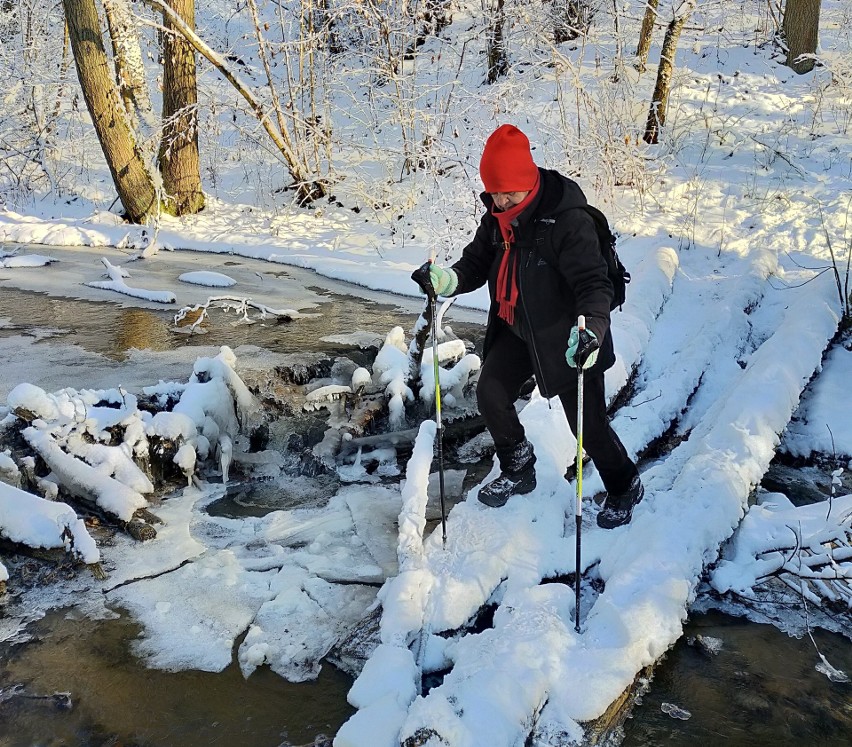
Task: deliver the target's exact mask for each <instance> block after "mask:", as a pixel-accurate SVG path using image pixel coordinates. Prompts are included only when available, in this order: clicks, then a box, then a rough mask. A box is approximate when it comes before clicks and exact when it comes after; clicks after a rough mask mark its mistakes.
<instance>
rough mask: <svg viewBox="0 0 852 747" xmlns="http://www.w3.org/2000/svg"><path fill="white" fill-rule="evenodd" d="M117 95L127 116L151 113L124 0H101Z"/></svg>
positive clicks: (132, 29)
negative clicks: (107, 30) (116, 81)
mask: <svg viewBox="0 0 852 747" xmlns="http://www.w3.org/2000/svg"><path fill="white" fill-rule="evenodd" d="M103 4H104V14H105V15H106V19H107V28H108V29H109V38H110V41H111V42H112V58H113V61H114V63H115V74H116V78H117V79H118V91H119V93H120V94H121V100H122V101H123V102H124V108H125V109H126V110H127V113H128V115H130V116H131V117H134V118H135V117H136V115H137V114H141V115H142V116H143V117H144V116H146V115H149V114H150V112H151V98H150V97H149V96H148V85H147V83H146V81H145V67H144V65H143V63H142V49H141V47H140V46H139V37H138V36H137V34H136V26H135V25H134V23H133V14H132V13H131V12H130V7H129V6H128V4H127V0H103Z"/></svg>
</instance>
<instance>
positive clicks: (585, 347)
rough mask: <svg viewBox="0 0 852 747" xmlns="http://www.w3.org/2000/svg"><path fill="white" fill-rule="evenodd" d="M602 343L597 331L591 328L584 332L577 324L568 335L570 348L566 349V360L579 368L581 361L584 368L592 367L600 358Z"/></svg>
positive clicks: (573, 366) (572, 366)
mask: <svg viewBox="0 0 852 747" xmlns="http://www.w3.org/2000/svg"><path fill="white" fill-rule="evenodd" d="M600 346H601V344H600V343H599V342H598V338H597V337H596V336H595V333H594V332H592V331H591V330H589V329H584V330H583V331H582V332H580V330H579V329H578V328H577V325H576V324H575V325H574V326H573V328H572V329H571V334H570V335H568V350H566V351H565V360H566V361H567V362H568V365H569V366H571V368H577V363H578V362H579V364H580V366H581V367H582V368H583V370H585V369H587V368H591V367H592V366H594V365H595V361H596V360H597V359H598V348H600Z"/></svg>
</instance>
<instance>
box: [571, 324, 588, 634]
mask: <svg viewBox="0 0 852 747" xmlns="http://www.w3.org/2000/svg"><path fill="white" fill-rule="evenodd" d="M577 331H578V333H579V335H580V336H582V335H583V333H584V332H585V331H586V317H584V316H582V315H580V316H579V317H577ZM578 349H579V343H578ZM583 378H584V377H583V366H582V365H581V364H580V362H579V361H577V458H576V468H577V502H576V506H575V508H574V520H575V522H576V525H577V531H576V534H575V535H574V539H575V549H576V566H577V567H576V569H575V574H574V597H575V599H574V630H575V631H576V632H577V633H579V632H580V576H581V574H580V548H581V541H580V535H581V532H582V531H583Z"/></svg>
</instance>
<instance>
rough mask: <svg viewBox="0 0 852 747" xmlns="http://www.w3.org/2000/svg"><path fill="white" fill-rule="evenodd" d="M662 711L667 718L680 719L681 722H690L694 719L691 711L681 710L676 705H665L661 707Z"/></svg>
mask: <svg viewBox="0 0 852 747" xmlns="http://www.w3.org/2000/svg"><path fill="white" fill-rule="evenodd" d="M660 710H661V711H662V712H663V713H665V714H666V715H667V716H671V717H672V718H677V719H680V720H681V721H688V720H689V719H690V718H692V714H691V713H690V712H689V711H687V710H685V709H683V708H681V707H680V706H676V705H675V704H674V703H663V704H662V705H661V706H660Z"/></svg>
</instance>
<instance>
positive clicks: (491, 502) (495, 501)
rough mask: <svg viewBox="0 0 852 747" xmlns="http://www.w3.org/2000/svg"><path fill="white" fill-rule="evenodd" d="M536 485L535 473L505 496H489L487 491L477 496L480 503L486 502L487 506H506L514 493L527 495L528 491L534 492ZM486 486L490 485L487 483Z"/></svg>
mask: <svg viewBox="0 0 852 747" xmlns="http://www.w3.org/2000/svg"><path fill="white" fill-rule="evenodd" d="M489 484H490V483H489ZM535 486H536V481H535V475H533V476H532V477H530V478H529V479H527V480H523V481H521V482H519V483H518V484H517V485H516V486H515V489H514V490H513V491H512V492H511V493H509V494H508V495H507V496H506V497H505V498H497V497H489V495H488V494H487V493H486V494H485V495H483V494H482V493H479V495H477V496H476V497H477V499H478V500H479V502H480V503H484V504H485V505H486V506H490V507H491V508H500V507H502V506H505V505H506V502H507V501H508V500H509V498H511V497H512V496H513V495H526V494H527V493H532V491H533V490H535ZM486 487H488V486H487V485H486Z"/></svg>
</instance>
